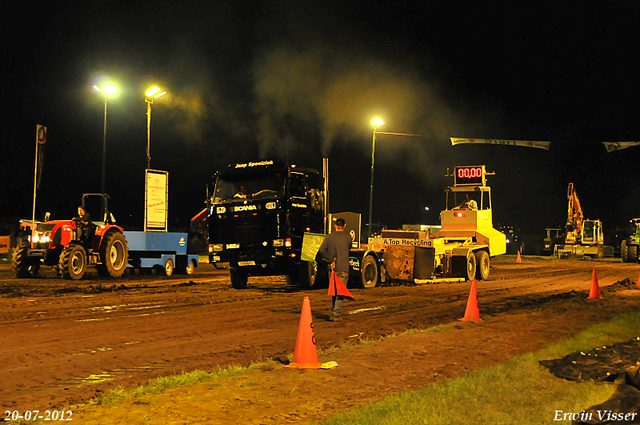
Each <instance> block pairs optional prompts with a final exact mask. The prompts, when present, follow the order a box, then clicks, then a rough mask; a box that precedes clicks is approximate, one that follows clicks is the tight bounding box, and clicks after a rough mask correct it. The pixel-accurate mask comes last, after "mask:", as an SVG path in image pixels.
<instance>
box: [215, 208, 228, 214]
mask: <svg viewBox="0 0 640 425" xmlns="http://www.w3.org/2000/svg"><path fill="white" fill-rule="evenodd" d="M226 212H227V207H217V208H216V213H218V214H224V213H226Z"/></svg>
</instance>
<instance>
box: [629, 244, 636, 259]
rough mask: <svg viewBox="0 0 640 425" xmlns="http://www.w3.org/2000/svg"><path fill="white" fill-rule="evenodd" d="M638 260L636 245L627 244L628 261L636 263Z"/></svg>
mask: <svg viewBox="0 0 640 425" xmlns="http://www.w3.org/2000/svg"><path fill="white" fill-rule="evenodd" d="M637 261H638V245H629V262H631V263H636V262H637Z"/></svg>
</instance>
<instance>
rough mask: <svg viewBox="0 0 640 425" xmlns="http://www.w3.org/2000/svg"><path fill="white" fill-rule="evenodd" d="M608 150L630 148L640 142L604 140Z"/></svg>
mask: <svg viewBox="0 0 640 425" xmlns="http://www.w3.org/2000/svg"><path fill="white" fill-rule="evenodd" d="M602 144H603V145H604V147H605V148H607V152H614V151H619V150H620V149H626V148H630V147H631V146H638V145H640V142H602Z"/></svg>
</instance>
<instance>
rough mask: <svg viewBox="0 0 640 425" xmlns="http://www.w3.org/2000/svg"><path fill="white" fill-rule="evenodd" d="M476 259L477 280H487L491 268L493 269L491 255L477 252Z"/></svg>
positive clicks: (485, 252) (482, 251)
mask: <svg viewBox="0 0 640 425" xmlns="http://www.w3.org/2000/svg"><path fill="white" fill-rule="evenodd" d="M475 257H476V279H478V280H486V279H487V278H488V277H489V268H490V267H491V260H490V259H489V253H488V252H487V251H484V250H481V251H477V252H475Z"/></svg>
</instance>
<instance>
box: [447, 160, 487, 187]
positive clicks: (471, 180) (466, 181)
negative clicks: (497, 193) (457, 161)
mask: <svg viewBox="0 0 640 425" xmlns="http://www.w3.org/2000/svg"><path fill="white" fill-rule="evenodd" d="M484 176H485V169H484V165H475V166H465V167H455V168H454V176H453V185H454V186H472V185H473V186H484V181H485V180H484Z"/></svg>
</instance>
